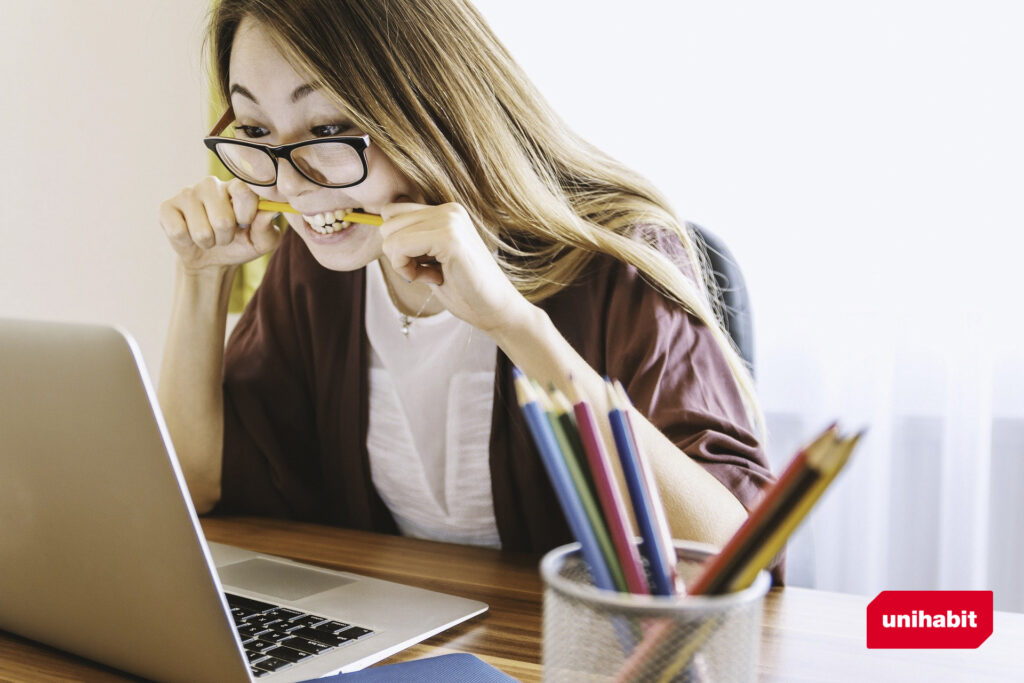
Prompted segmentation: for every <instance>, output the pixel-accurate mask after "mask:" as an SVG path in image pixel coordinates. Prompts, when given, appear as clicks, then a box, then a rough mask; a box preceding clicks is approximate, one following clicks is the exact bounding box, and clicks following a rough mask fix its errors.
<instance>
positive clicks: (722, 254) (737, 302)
mask: <svg viewBox="0 0 1024 683" xmlns="http://www.w3.org/2000/svg"><path fill="white" fill-rule="evenodd" d="M688 225H689V226H690V228H691V229H692V230H693V231H694V232H695V233H697V236H698V237H700V238H701V241H702V242H703V247H704V253H705V254H707V257H708V263H710V265H711V269H712V271H713V274H714V277H715V280H716V281H717V282H718V289H719V299H720V302H721V304H722V312H723V317H724V318H725V329H726V331H727V332H728V333H729V336H730V337H732V340H733V343H735V344H736V348H737V350H739V352H740V356H741V357H742V358H743V360H744V361H746V363H747V366H748V367H749V368H750V372H751V374H753V372H754V322H753V316H752V314H751V310H750V299H749V297H748V296H747V284H746V282H745V281H744V280H743V273H742V272H741V271H740V267H739V265H738V264H737V263H736V259H735V258H733V255H732V252H730V251H729V248H728V247H726V246H725V243H724V242H723V241H722V240H721V238H719V237H718V236H717V235H715V234H714V233H713V232H711V231H710V230H707V229H706V228H703V227H701V226H699V225H697V224H696V223H689V224H688Z"/></svg>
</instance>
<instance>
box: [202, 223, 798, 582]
mask: <svg viewBox="0 0 1024 683" xmlns="http://www.w3.org/2000/svg"><path fill="white" fill-rule="evenodd" d="M659 241H660V248H661V249H662V250H663V251H664V252H666V253H667V254H668V255H669V256H671V257H672V258H673V260H675V261H676V262H678V263H679V264H680V266H681V267H682V268H684V269H685V271H686V272H688V271H689V268H688V267H687V266H686V264H685V260H684V259H683V258H682V256H683V251H682V245H681V244H680V243H679V241H678V239H677V238H675V237H664V236H662V237H661V238H660V240H659ZM364 287H365V270H358V271H354V272H336V271H331V270H328V269H326V268H323V267H322V266H320V265H319V264H318V263H317V262H316V261H315V260H314V258H313V257H312V255H311V254H310V253H309V250H308V249H307V248H306V246H305V245H304V244H303V242H302V241H301V239H300V238H299V237H298V236H296V235H295V234H294V233H293V232H292V231H288V232H287V233H286V234H285V236H284V238H283V240H282V243H281V245H280V247H279V248H278V250H277V252H276V253H275V254H274V255H273V257H272V258H271V261H270V264H269V266H268V269H267V273H266V276H265V278H264V280H263V282H262V284H261V285H260V287H259V289H258V290H257V291H256V294H255V296H254V298H253V300H252V301H251V302H250V303H249V306H248V307H247V308H246V310H245V312H244V313H243V314H242V317H241V319H240V320H239V322H238V325H237V326H236V327H235V329H234V332H233V333H232V335H231V338H230V340H229V342H228V346H227V350H226V357H225V372H224V461H223V476H222V493H221V499H220V502H219V503H218V505H217V507H216V511H217V512H221V513H236V514H237V513H245V514H258V515H266V516H272V517H284V518H289V519H296V520H304V521H311V522H318V523H323V524H332V525H337V526H344V527H351V528H356V529H366V530H372V531H378V532H385V533H398V529H397V527H396V525H395V522H394V520H393V519H392V517H391V514H390V512H389V511H388V509H387V507H386V506H385V504H384V502H383V501H382V500H381V498H380V496H379V495H378V494H377V491H376V489H375V487H374V485H373V482H372V481H371V478H370V465H369V457H368V454H367V450H366V434H367V425H368V419H369V412H368V411H369V409H368V404H369V401H368V395H369V383H368V378H367V368H368V367H369V362H368V351H369V343H368V340H367V337H366V330H365V326H364V323H363V312H364V311H363V308H364V304H365V296H364ZM539 306H540V307H541V308H542V309H544V310H545V311H546V312H547V314H548V316H549V317H550V318H551V320H552V322H553V323H554V325H555V326H556V327H557V328H558V330H559V331H560V332H561V333H562V335H563V336H564V337H565V338H566V340H567V341H568V342H569V343H570V344H571V345H572V346H573V347H574V348H575V349H576V350H577V351H578V352H579V354H580V355H581V356H582V357H583V358H584V359H586V361H587V362H588V363H589V364H590V365H591V367H593V368H594V370H596V371H597V372H598V373H599V374H602V375H607V376H609V377H613V378H618V379H620V380H622V382H623V384H624V385H625V388H626V391H627V392H628V394H629V396H630V397H631V399H632V400H633V402H634V404H635V405H636V408H637V409H638V410H639V411H640V412H641V413H643V414H644V415H646V416H647V417H648V419H649V420H650V421H651V422H652V423H653V424H654V425H655V426H657V427H658V428H659V429H660V430H661V431H662V432H663V433H664V434H665V435H666V436H667V437H668V438H669V439H670V440H671V441H673V442H674V443H675V444H676V445H677V446H678V447H679V448H680V449H681V450H683V451H684V452H685V453H686V454H687V455H689V456H690V457H691V458H693V459H694V460H696V461H697V462H698V463H700V464H701V465H702V466H704V467H705V468H706V469H707V470H708V471H709V472H710V473H711V474H712V475H714V476H715V477H716V478H717V479H718V480H719V481H721V482H722V483H723V484H724V485H725V486H726V487H727V488H728V489H729V490H730V491H732V492H733V493H734V494H735V495H736V497H737V498H738V499H739V501H740V502H741V503H742V504H743V505H744V506H745V507H746V508H747V509H748V510H749V509H750V506H751V504H752V503H753V501H754V499H755V497H756V496H757V494H758V492H759V490H760V489H761V488H762V487H763V486H764V485H765V484H766V483H767V482H769V481H770V480H771V479H772V475H771V473H770V472H769V468H768V463H767V460H766V458H765V455H764V452H763V450H762V448H761V446H760V445H759V443H758V441H757V438H756V437H755V435H754V434H753V433H752V432H751V429H750V426H749V422H748V420H747V418H746V415H745V413H744V410H743V406H742V403H741V400H740V396H739V394H738V391H737V388H736V385H735V383H734V381H733V379H732V376H731V373H730V371H729V368H728V366H727V365H726V361H725V358H724V356H723V354H722V352H721V350H720V349H719V347H718V345H717V344H716V343H715V341H714V339H713V337H712V335H711V334H710V332H709V331H708V329H707V328H706V327H705V326H704V325H703V324H701V323H700V322H698V321H697V320H696V319H695V318H693V317H692V316H691V315H689V314H687V313H686V312H685V311H683V310H682V309H680V308H679V306H677V305H675V304H672V303H671V302H669V301H668V300H666V299H665V298H664V297H663V296H662V295H661V294H659V293H658V292H657V291H656V290H655V289H654V288H653V287H651V285H650V284H649V283H648V282H647V281H646V280H645V279H644V278H643V277H641V276H640V275H639V274H638V272H637V270H636V269H635V268H633V267H631V266H627V265H625V264H623V263H621V262H619V261H617V260H615V259H613V258H611V257H609V256H604V255H600V256H596V257H595V258H594V259H592V261H591V262H590V263H589V264H588V266H587V267H586V269H585V270H584V272H583V273H582V275H581V276H580V277H579V278H578V279H577V280H576V282H575V283H573V284H572V285H571V286H569V287H567V288H565V289H563V290H562V291H561V292H559V293H558V294H556V295H554V296H552V297H550V298H548V299H546V300H545V301H543V302H541V303H540V304H539ZM442 393H443V392H442ZM489 457H490V468H491V488H492V493H493V498H494V514H495V518H496V520H497V526H498V532H499V534H500V536H501V543H502V547H503V548H505V549H508V550H516V551H527V552H544V551H547V550H549V549H551V548H553V547H555V546H557V545H559V544H562V543H566V542H569V541H570V540H572V539H571V535H570V532H569V529H568V526H567V524H566V522H565V518H564V516H563V515H562V512H561V510H560V509H559V506H558V502H557V500H556V498H555V494H554V492H553V490H552V488H551V485H550V483H549V482H548V478H547V475H546V473H545V470H544V468H543V464H542V462H541V460H540V456H539V454H538V453H537V451H536V449H535V447H534V445H533V442H532V441H531V439H530V436H529V432H528V430H527V427H526V423H525V422H524V420H523V416H522V414H521V412H520V409H519V407H518V405H517V403H516V398H515V391H514V388H513V383H512V372H511V363H510V362H509V360H508V358H507V357H506V356H505V355H504V354H503V353H502V352H501V351H500V350H499V351H498V358H497V370H496V377H495V383H494V411H493V417H492V423H491V439H490V455H489ZM779 579H781V572H777V573H776V580H779Z"/></svg>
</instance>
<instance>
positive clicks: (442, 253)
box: [380, 202, 531, 332]
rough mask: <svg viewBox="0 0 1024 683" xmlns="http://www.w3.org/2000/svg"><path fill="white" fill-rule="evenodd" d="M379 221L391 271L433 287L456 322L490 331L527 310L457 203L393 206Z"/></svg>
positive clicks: (524, 302)
mask: <svg viewBox="0 0 1024 683" xmlns="http://www.w3.org/2000/svg"><path fill="white" fill-rule="evenodd" d="M381 216H382V218H383V219H384V224H383V225H381V226H380V231H381V236H382V237H383V250H384V256H385V257H386V258H387V259H388V261H389V262H390V263H391V266H392V267H393V268H394V269H395V270H396V271H398V273H399V275H401V276H402V277H404V278H405V279H406V280H409V281H418V282H424V283H427V284H431V285H435V286H436V289H435V296H436V297H437V298H438V299H439V300H440V301H441V303H443V304H444V306H445V308H447V309H448V310H449V311H451V312H452V314H453V315H454V316H456V317H457V318H461V319H462V320H465V321H466V322H467V323H469V324H470V325H472V326H474V327H476V328H478V329H480V330H483V331H484V332H491V331H493V330H496V329H497V328H499V327H502V326H503V325H505V324H507V323H509V322H510V321H512V320H514V319H515V318H516V316H517V314H518V313H519V312H521V311H523V310H524V309H525V308H526V307H529V306H531V304H530V303H529V302H528V301H527V300H526V299H525V298H524V297H523V296H522V295H521V294H520V293H519V292H518V290H516V288H515V287H514V286H513V285H512V283H511V282H510V281H509V279H508V278H507V277H506V276H505V273H503V272H502V270H501V268H500V267H499V266H498V262H497V261H496V260H495V258H494V256H493V255H492V254H491V253H490V252H489V251H488V250H487V246H486V245H485V244H484V241H483V240H482V239H481V238H480V234H479V233H478V232H477V229H476V226H475V225H473V221H472V220H471V219H470V217H469V214H468V213H466V210H465V209H464V208H463V207H462V206H461V205H460V204H455V203H449V204H441V205H439V206H428V205H426V204H416V203H412V202H396V203H392V204H388V205H387V206H385V207H384V208H383V209H382V210H381Z"/></svg>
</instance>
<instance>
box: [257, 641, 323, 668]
mask: <svg viewBox="0 0 1024 683" xmlns="http://www.w3.org/2000/svg"><path fill="white" fill-rule="evenodd" d="M266 654H268V655H270V656H271V657H277V658H278V659H283V660H285V661H286V662H291V663H292V664H294V663H295V662H301V661H302V660H303V659H309V658H310V657H312V656H313V655H311V654H309V653H308V652H301V651H299V650H293V649H292V648H290V647H285V646H283V645H279V646H277V647H275V648H273V649H271V650H267V652H266Z"/></svg>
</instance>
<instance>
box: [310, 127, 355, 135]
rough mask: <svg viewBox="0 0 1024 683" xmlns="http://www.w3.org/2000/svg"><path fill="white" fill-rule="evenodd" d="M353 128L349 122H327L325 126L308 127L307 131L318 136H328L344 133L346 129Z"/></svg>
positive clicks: (351, 129) (350, 129)
mask: <svg viewBox="0 0 1024 683" xmlns="http://www.w3.org/2000/svg"><path fill="white" fill-rule="evenodd" d="M353 130H354V127H353V126H352V125H351V124H346V125H342V124H340V123H329V124H327V125H325V126H313V127H312V128H310V129H309V132H311V133H312V134H313V135H315V136H317V137H318V138H329V137H334V136H335V135H345V133H346V131H353Z"/></svg>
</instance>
